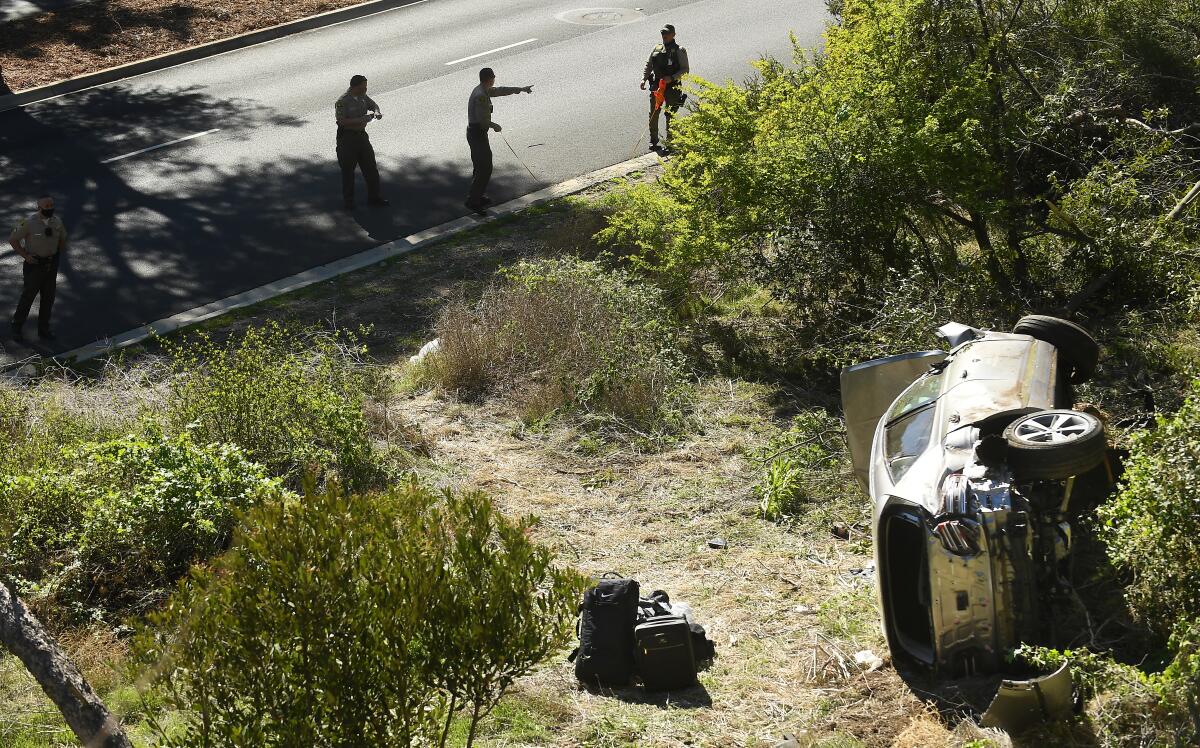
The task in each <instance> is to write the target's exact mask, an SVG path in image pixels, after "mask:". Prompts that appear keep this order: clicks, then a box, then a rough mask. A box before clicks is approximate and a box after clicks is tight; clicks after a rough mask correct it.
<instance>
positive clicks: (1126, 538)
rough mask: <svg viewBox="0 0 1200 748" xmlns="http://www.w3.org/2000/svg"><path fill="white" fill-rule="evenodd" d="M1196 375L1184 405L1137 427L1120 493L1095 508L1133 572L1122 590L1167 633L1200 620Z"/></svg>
mask: <svg viewBox="0 0 1200 748" xmlns="http://www.w3.org/2000/svg"><path fill="white" fill-rule="evenodd" d="M1198 486H1200V380H1196V381H1195V382H1193V385H1192V390H1191V394H1190V395H1189V397H1188V398H1187V400H1186V401H1185V402H1184V404H1183V407H1182V408H1180V410H1179V411H1178V412H1177V413H1175V414H1174V415H1171V416H1159V418H1158V422H1157V424H1156V426H1155V427H1154V428H1153V429H1150V430H1148V431H1144V432H1141V433H1139V434H1136V435H1134V437H1133V438H1132V440H1131V444H1130V456H1129V459H1128V461H1127V462H1126V465H1125V474H1124V477H1123V478H1122V481H1121V489H1120V491H1119V492H1118V494H1117V496H1116V497H1114V498H1113V499H1112V500H1110V501H1109V502H1107V503H1105V504H1104V505H1102V506H1101V507H1100V508H1099V510H1098V514H1099V517H1100V519H1101V520H1102V522H1103V523H1104V525H1103V528H1102V530H1103V532H1102V537H1103V539H1104V540H1105V542H1106V543H1107V545H1108V553H1109V556H1110V558H1111V559H1112V561H1113V563H1114V565H1116V566H1117V567H1119V568H1123V569H1125V570H1127V571H1128V572H1129V573H1130V574H1131V575H1132V577H1133V581H1132V583H1131V584H1130V586H1129V588H1128V590H1127V592H1126V597H1127V599H1128V601H1129V604H1130V607H1131V609H1132V610H1133V612H1134V613H1135V615H1137V616H1138V617H1139V618H1140V619H1141V620H1142V621H1143V622H1145V623H1146V624H1147V625H1148V626H1150V627H1151V628H1153V629H1156V630H1157V631H1158V632H1160V633H1161V634H1163V635H1164V636H1165V635H1168V634H1170V633H1171V632H1172V630H1173V629H1174V628H1175V627H1176V626H1178V625H1181V624H1183V625H1187V624H1189V623H1193V622H1200V491H1198V489H1197V487H1198Z"/></svg>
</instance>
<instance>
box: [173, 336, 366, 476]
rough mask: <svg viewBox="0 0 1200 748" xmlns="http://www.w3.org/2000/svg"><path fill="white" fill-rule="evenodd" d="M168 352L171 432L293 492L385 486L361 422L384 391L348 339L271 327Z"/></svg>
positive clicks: (176, 346) (177, 346) (182, 344)
mask: <svg viewBox="0 0 1200 748" xmlns="http://www.w3.org/2000/svg"><path fill="white" fill-rule="evenodd" d="M168 350H169V352H170V353H171V355H172V362H173V366H174V369H175V371H174V376H173V377H172V378H171V380H170V387H171V390H172V395H173V397H172V398H171V401H170V406H169V411H168V413H167V418H168V421H169V422H170V424H171V426H172V428H175V429H179V430H182V429H190V430H191V431H192V432H193V434H194V436H195V438H196V439H197V440H199V441H206V442H219V443H231V444H236V445H238V446H239V447H240V448H241V449H242V450H244V451H245V452H246V454H247V455H248V456H249V457H250V458H251V459H253V460H255V461H256V462H260V463H262V464H263V465H265V466H266V468H267V470H268V471H269V472H270V473H271V474H272V475H276V476H279V477H282V478H284V480H285V482H286V483H287V484H288V485H289V486H291V487H293V488H298V487H299V486H300V484H301V482H302V481H303V479H304V477H305V476H306V475H307V474H309V473H312V474H314V475H315V476H317V477H318V478H319V479H325V478H333V479H336V480H338V481H339V482H340V483H342V484H343V485H345V486H348V487H350V488H352V489H355V490H359V489H366V488H369V487H377V486H379V485H382V484H383V482H384V481H385V480H386V478H387V477H388V475H387V470H386V468H385V462H384V460H383V458H384V455H383V454H381V452H380V450H378V449H377V448H376V447H375V446H374V445H373V443H372V439H371V429H370V427H369V424H368V422H367V419H366V416H365V414H364V406H365V404H366V403H367V401H368V400H369V399H371V398H373V397H377V396H381V395H382V394H383V391H384V389H385V387H386V384H385V382H384V381H383V380H382V378H381V377H380V376H379V374H378V373H377V370H376V369H375V368H374V367H371V366H369V365H367V364H366V362H364V361H363V359H362V353H363V348H362V346H361V344H359V343H358V342H357V339H356V337H355V336H354V335H352V334H349V333H338V334H328V333H326V334H317V333H310V334H296V333H291V332H288V331H287V330H285V329H284V328H283V327H282V326H280V325H278V324H277V323H274V322H271V323H268V324H266V325H263V326H261V327H258V328H252V329H249V330H247V331H246V332H245V333H244V334H242V335H241V336H240V337H237V338H231V339H230V340H228V341H226V342H225V343H217V342H215V341H213V340H212V339H210V338H208V337H205V336H200V337H199V338H197V339H190V340H186V341H181V342H178V343H171V344H169V345H168Z"/></svg>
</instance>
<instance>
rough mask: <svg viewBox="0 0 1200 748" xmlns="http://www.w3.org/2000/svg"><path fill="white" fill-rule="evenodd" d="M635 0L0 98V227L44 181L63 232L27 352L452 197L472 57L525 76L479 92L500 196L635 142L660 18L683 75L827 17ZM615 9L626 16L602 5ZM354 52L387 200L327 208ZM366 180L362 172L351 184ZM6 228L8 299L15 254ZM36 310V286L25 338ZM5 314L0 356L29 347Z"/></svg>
mask: <svg viewBox="0 0 1200 748" xmlns="http://www.w3.org/2000/svg"><path fill="white" fill-rule="evenodd" d="M639 2H641V3H643V4H642V5H641V6H640V11H634V10H633V9H632V8H628V9H624V10H623V11H621V12H619V13H617V15H614V16H606V15H603V14H601V15H592V16H590V17H585V16H584V15H583V14H582V13H575V14H572V13H571V12H572V11H579V10H580V9H581V8H587V7H588V6H581V5H579V4H577V3H576V2H545V1H541V2H537V1H532V0H507V1H506V2H503V3H498V2H487V1H486V0H423V1H421V2H417V3H414V4H412V5H409V6H405V7H401V8H397V9H394V10H391V11H387V12H384V13H379V14H376V15H373V16H368V17H365V18H361V19H358V20H354V21H349V22H345V23H342V24H338V25H335V26H331V27H327V28H323V29H316V30H313V31H309V32H305V33H302V34H298V35H295V36H291V37H287V38H284V39H280V40H276V41H273V42H268V43H265V44H260V45H257V46H254V47H248V48H246V49H242V50H238V51H235V52H230V53H226V54H223V55H219V56H216V57H211V58H208V59H205V60H200V61H196V62H192V63H188V64H185V65H180V66H177V67H174V68H170V69H167V70H163V71H159V72H155V73H149V74H146V75H143V76H139V77H136V78H132V79H128V80H125V81H121V82H117V83H113V84H109V85H105V86H101V87H97V88H94V89H90V90H87V91H82V92H79V93H76V94H70V95H67V96H63V97H60V98H57V99H52V100H49V101H45V102H41V103H37V104H31V105H28V106H26V107H24V108H22V109H16V110H12V111H9V112H4V113H0V226H7V227H11V226H14V225H15V224H16V222H17V220H18V219H19V218H20V217H22V216H24V215H28V214H29V213H31V212H32V211H33V201H34V199H35V198H36V196H37V195H38V194H39V193H42V192H47V193H49V194H52V195H53V196H54V197H55V199H56V200H57V203H58V211H59V215H61V216H62V217H63V220H64V221H65V222H66V225H67V228H68V231H69V233H70V235H71V246H70V247H69V249H68V251H67V253H66V255H65V256H64V259H63V262H62V271H61V275H60V278H59V286H58V299H57V301H56V304H55V309H54V329H55V331H56V333H57V334H58V336H59V337H58V340H57V341H55V343H54V345H53V347H52V348H41V349H38V350H37V352H40V353H47V352H58V351H64V350H68V349H71V348H74V347H77V346H79V345H83V344H86V343H90V342H93V341H95V340H98V339H103V338H105V337H108V336H111V335H115V334H117V333H120V332H123V331H125V330H128V329H131V328H133V327H136V326H138V325H141V324H144V323H146V322H149V321H153V320H155V319H159V318H162V317H165V316H168V315H171V314H174V313H177V312H180V311H184V310H186V309H190V308H192V307H195V306H198V305H200V304H203V303H206V302H209V301H213V300H216V299H220V298H224V297H226V296H229V295H232V294H235V293H239V292H241V291H245V290H247V289H250V288H254V287H256V286H259V285H262V284H264V283H268V282H270V281H273V280H277V279H279V278H282V277H285V276H288V275H291V274H293V273H297V272H300V271H302V270H305V269H307V268H310V267H314V266H317V265H320V264H324V263H326V262H330V261H332V260H335V259H338V258H342V257H345V256H347V255H351V254H354V253H356V252H360V251H362V250H365V249H369V248H371V247H374V246H377V245H379V244H383V243H386V242H389V241H392V240H394V239H397V238H400V237H403V236H407V235H409V234H412V233H415V232H417V231H420V230H422V229H425V228H429V227H431V226H435V225H438V224H440V223H443V222H445V221H448V220H451V219H453V218H456V217H459V216H462V215H466V214H468V212H469V211H467V209H466V208H465V207H464V206H463V199H464V198H465V196H466V191H467V184H468V181H469V177H470V172H471V166H470V156H469V149H468V147H467V144H466V139H465V128H466V105H467V97H468V94H469V93H470V91H471V89H472V88H473V87H474V86H475V85H476V83H477V82H478V70H479V68H481V67H483V66H485V65H486V66H490V67H493V68H495V70H496V72H497V78H498V80H497V83H498V84H499V85H502V86H503V85H513V86H524V85H532V86H533V87H534V92H533V94H532V95H526V94H519V95H515V96H509V97H504V98H497V99H495V113H494V115H493V118H494V120H495V121H496V122H498V123H500V124H501V125H502V126H503V128H504V131H503V133H502V135H503V136H504V137H505V138H506V139H507V141H508V144H511V148H512V151H510V150H509V145H508V144H506V143H505V140H504V139H502V138H501V137H500V136H498V135H496V134H493V135H492V149H493V152H494V153H495V173H494V175H493V178H492V186H491V188H490V189H489V194H490V195H491V196H492V197H493V198H494V199H495V200H496V202H497V203H499V202H503V201H505V200H508V199H511V198H514V197H517V196H519V195H523V194H526V193H528V192H531V191H534V190H536V189H540V188H542V187H545V186H547V185H550V184H555V183H557V182H561V181H563V180H566V179H570V178H572V177H575V176H578V175H580V174H584V173H587V172H589V171H593V170H595V169H599V168H602V167H605V166H608V165H610V164H613V163H617V162H619V161H623V160H625V159H628V158H631V157H632V156H635V155H638V154H640V153H644V152H645V150H646V145H647V142H646V137H645V129H646V125H645V118H646V112H647V107H648V95H647V94H646V93H645V92H643V91H641V90H639V88H638V84H639V82H640V80H641V75H642V67H643V65H644V64H645V60H646V57H647V56H648V54H649V52H650V49H651V48H652V46H653V45H654V44H655V43H657V41H658V29H659V28H660V27H661V25H662V24H663V23H673V24H674V25H675V26H676V28H677V29H678V41H679V42H680V43H681V44H682V45H683V46H685V47H686V48H687V49H688V54H689V58H690V64H691V68H692V73H693V74H694V75H698V76H701V77H703V78H706V79H708V80H713V81H723V80H734V81H739V82H740V81H742V80H744V79H745V78H747V77H749V76H750V75H752V73H753V70H752V68H751V66H750V61H752V60H753V59H756V58H757V57H759V56H761V55H764V54H766V55H773V56H776V57H778V58H781V59H789V58H790V55H791V45H790V42H789V39H788V33H789V32H794V33H795V34H796V36H797V38H798V39H799V41H800V42H801V43H802V44H804V45H814V44H816V43H818V42H819V39H820V34H821V31H822V29H823V27H824V23H825V21H826V18H827V16H826V12H825V6H824V2H823V1H822V0H759V1H758V2H746V1H745V0H701V1H700V2H687V1H686V0H639ZM592 10H595V9H594V8H592ZM618 10H620V9H618ZM614 12H615V11H614ZM618 16H619V17H620V18H622V19H623V20H624V22H622V23H619V24H617V25H600V24H602V23H605V22H606V21H611V20H616V18H617V17H618ZM563 18H567V19H570V20H563ZM581 21H582V22H581ZM509 45H514V46H509ZM506 46H508V47H509V48H508V49H504V50H502V51H498V52H492V53H489V54H480V53H485V52H488V51H489V50H495V49H497V48H500V47H506ZM475 55H479V56H475ZM467 57H471V58H472V59H468V60H463V61H461V62H455V61H457V60H462V58H467ZM448 63H453V64H448ZM355 73H362V74H364V75H366V76H367V77H368V79H369V91H368V93H369V94H370V96H371V97H372V98H373V99H374V100H375V101H376V102H377V103H378V104H379V105H380V108H381V109H382V111H383V113H384V118H383V119H382V120H379V121H376V122H375V123H373V124H372V125H371V126H370V127H369V128H368V131H369V132H370V134H371V140H372V142H373V144H374V146H375V151H376V153H377V155H378V158H379V167H380V171H381V173H382V175H383V185H384V193H385V195H386V196H387V197H388V198H389V199H391V201H392V205H391V206H390V207H387V208H367V207H365V206H361V207H359V208H358V209H357V210H355V211H354V212H353V213H347V212H345V211H343V210H342V208H341V193H340V181H339V172H338V168H337V164H336V162H335V160H334V132H335V129H336V127H335V124H334V120H333V102H334V100H335V99H336V98H337V97H338V96H340V95H341V94H342V93H343V92H344V90H345V88H346V85H347V81H348V79H349V77H350V76H351V75H352V74H355ZM199 133H206V134H203V135H199V136H198V137H191V139H188V140H184V141H182V142H178V143H175V144H173V145H165V146H164V144H167V143H170V142H171V141H175V140H177V139H181V138H188V137H189V136H196V135H197V134H199ZM158 146H163V147H158ZM148 148H153V150H149V151H146V152H144V153H140V154H137V155H129V154H134V153H135V152H137V151H140V150H142V149H148ZM514 151H515V154H514ZM114 159H115V160H114ZM531 172H532V174H531ZM365 191H366V190H365V186H364V185H363V183H362V179H361V176H360V177H359V181H358V199H359V202H360V204H361V203H362V202H364V198H365ZM4 238H5V239H7V236H5V237H4ZM4 249H5V251H4V252H3V253H0V314H2V315H4V317H5V318H7V317H8V316H10V315H11V313H12V309H13V307H14V306H15V303H16V298H17V296H18V295H19V293H20V258H18V257H17V256H16V253H15V252H13V251H12V250H11V248H9V247H8V246H7V242H5V243H4ZM36 316H37V303H36V302H35V304H34V310H33V313H32V314H31V318H30V320H29V322H28V323H27V324H26V334H27V337H30V338H32V337H33V335H32V334H31V333H33V331H34V329H35V327H36V320H35V318H36ZM6 328H7V324H4V326H3V327H0V345H3V346H4V348H5V349H6V351H7V354H8V356H9V357H12V356H16V357H21V356H23V355H28V354H29V353H31V352H33V349H29V348H26V347H22V346H16V345H15V344H13V343H12V342H11V341H9V340H8V337H7V330H6Z"/></svg>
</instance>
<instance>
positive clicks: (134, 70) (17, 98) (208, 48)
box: [0, 0, 429, 112]
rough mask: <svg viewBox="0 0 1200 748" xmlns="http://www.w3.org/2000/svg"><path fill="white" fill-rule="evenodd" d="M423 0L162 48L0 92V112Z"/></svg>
mask: <svg viewBox="0 0 1200 748" xmlns="http://www.w3.org/2000/svg"><path fill="white" fill-rule="evenodd" d="M425 2H429V0H370V2H365V3H361V4H359V5H351V6H350V7H347V8H339V9H337V10H331V11H328V12H326V13H321V14H318V15H315V16H308V17H306V18H298V19H296V20H295V21H288V22H287V23H281V24H279V25H278V26H268V27H267V28H265V29H258V30H257V31H247V32H246V33H244V34H239V35H238V36H231V37H229V38H228V39H219V40H217V41H215V42H208V43H207V44H200V45H197V46H195V47H188V48H187V49H178V50H175V51H174V52H166V53H164V54H161V55H158V56H157V57H150V58H147V59H145V60H138V61H137V62H131V63H128V64H125V65H118V66H117V67H113V68H107V69H105V70H99V71H97V72H95V73H88V74H86V75H81V76H78V77H76V78H68V79H67V80H65V81H59V82H58V83H51V84H49V85H47V86H40V87H38V88H30V89H27V90H25V91H21V92H19V93H14V94H7V95H5V96H0V112H7V111H8V110H10V109H17V108H20V107H23V106H25V105H26V104H34V103H36V102H39V101H45V100H47V99H53V98H57V97H59V96H63V95H65V94H70V93H75V92H77V91H83V90H85V89H88V88H95V87H96V86H101V85H104V84H105V83H112V82H113V81H118V80H122V79H125V78H132V77H134V76H138V75H144V74H145V73H152V72H154V71H156V70H163V69H165V68H169V67H174V66H176V65H182V64H184V63H186V62H194V61H196V60H200V59H203V58H205V57H213V56H215V55H219V54H224V53H226V52H232V51H234V50H237V49H242V48H244V47H252V46H254V45H255V44H262V43H263V42H269V41H273V40H275V39H280V38H282V37H285V36H291V35H292V34H298V33H300V32H302V31H311V30H312V29H317V28H321V27H324V26H333V25H335V24H338V23H343V22H345V21H353V20H355V19H357V18H363V17H365V16H370V15H374V14H376V13H384V12H387V11H389V10H395V9H397V8H403V7H405V6H409V5H418V4H420V3H425Z"/></svg>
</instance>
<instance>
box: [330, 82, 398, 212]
mask: <svg viewBox="0 0 1200 748" xmlns="http://www.w3.org/2000/svg"><path fill="white" fill-rule="evenodd" d="M333 111H334V118H335V119H336V120H337V160H338V166H339V167H341V170H342V202H343V203H344V205H345V207H346V210H354V170H355V169H358V168H361V169H362V173H363V179H364V180H366V182H367V205H389V204H390V203H391V201H390V200H388V199H387V198H385V197H384V196H383V195H381V194H380V192H379V167H378V166H377V165H376V163H375V149H374V148H372V147H371V138H370V136H368V135H367V125H368V124H370V122H371V121H372V120H377V119H383V112H381V111H379V105H378V104H376V103H375V100H374V99H372V98H371V97H370V96H367V78H366V76H364V75H355V76H353V77H351V78H350V88H348V89H346V93H344V94H342V96H341V97H340V98H339V99H338V100H337V101H336V102H334V104H333Z"/></svg>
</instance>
